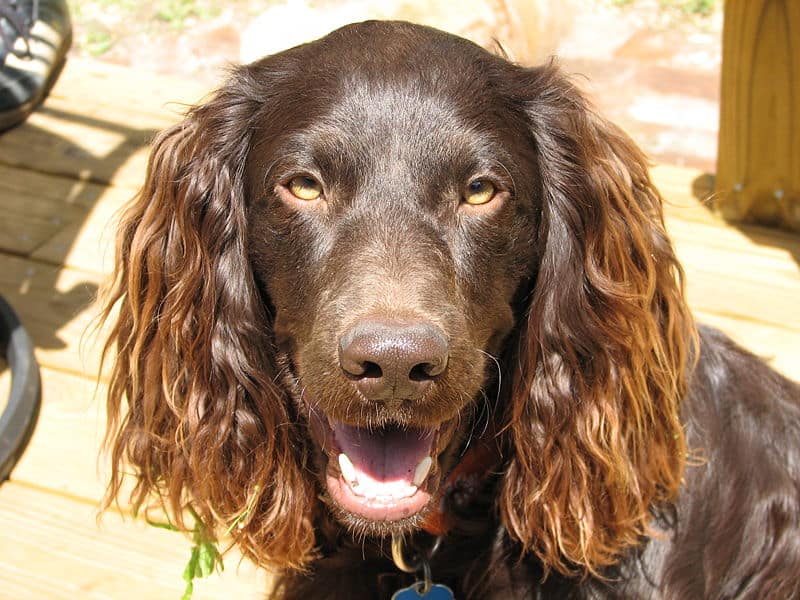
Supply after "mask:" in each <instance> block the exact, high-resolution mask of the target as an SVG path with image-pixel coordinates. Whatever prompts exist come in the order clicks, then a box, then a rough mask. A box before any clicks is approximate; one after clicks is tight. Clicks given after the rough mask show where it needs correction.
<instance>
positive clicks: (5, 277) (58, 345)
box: [0, 254, 104, 377]
mask: <svg viewBox="0 0 800 600" xmlns="http://www.w3.org/2000/svg"><path fill="white" fill-rule="evenodd" d="M101 280H102V277H101V276H100V275H97V274H95V273H89V272H86V271H78V270H75V269H68V268H58V267H54V266H51V265H45V264H42V263H37V262H34V261H31V260H28V259H24V258H18V257H14V256H8V255H3V254H0V294H2V295H3V296H5V298H6V300H8V301H9V302H10V303H11V305H12V306H14V309H15V310H16V311H17V314H18V315H19V317H20V319H21V320H22V323H23V324H24V325H25V328H26V329H27V330H28V333H29V334H30V335H31V338H32V339H33V342H34V344H35V346H36V357H37V359H38V360H39V362H40V364H42V365H43V366H47V367H52V368H54V369H58V370H62V371H68V372H73V373H77V374H88V375H89V376H90V377H93V376H94V375H95V374H96V373H98V372H99V368H100V349H101V348H100V345H99V343H98V340H99V339H100V340H101V339H104V334H103V332H102V331H100V332H99V337H98V336H96V335H94V334H93V331H92V326H93V325H95V321H94V318H95V315H96V311H95V309H94V307H93V306H92V302H93V301H94V297H95V294H96V293H97V291H98V289H99V286H100V283H101Z"/></svg>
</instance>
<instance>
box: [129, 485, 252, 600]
mask: <svg viewBox="0 0 800 600" xmlns="http://www.w3.org/2000/svg"><path fill="white" fill-rule="evenodd" d="M258 491H259V486H255V487H254V488H253V493H252V495H251V496H250V499H249V500H248V501H247V506H246V507H245V509H244V510H243V511H242V512H241V513H239V514H238V515H237V516H236V517H235V518H234V519H233V521H231V523H230V524H229V525H228V528H227V529H226V530H225V533H224V534H223V537H228V536H229V535H230V534H231V532H232V531H233V530H234V528H235V527H237V526H238V525H239V523H241V522H242V521H243V520H244V519H245V518H246V517H247V516H248V515H249V514H250V513H251V512H252V510H253V506H255V503H256V499H257V498H258ZM187 510H188V511H189V514H190V515H191V517H192V518H193V519H194V527H193V528H192V529H191V531H190V533H191V534H192V549H191V552H190V554H189V561H188V562H187V563H186V567H185V568H184V569H183V580H184V581H185V582H186V587H185V588H184V590H183V596H181V600H192V594H193V593H194V580H195V579H200V578H202V577H208V576H209V575H211V574H212V573H213V572H214V571H216V570H219V571H224V570H225V565H224V563H223V562H222V554H221V553H220V551H219V549H218V548H217V538H216V536H215V535H214V532H213V531H211V530H210V529H209V528H208V527H207V526H206V524H205V523H203V520H202V519H201V518H200V515H198V514H197V511H195V510H194V508H192V506H191V505H189V506H188V507H187ZM145 520H146V521H147V524H148V525H151V526H153V527H157V528H159V529H166V530H167V531H175V532H178V533H180V532H182V530H181V529H178V528H177V527H176V526H175V525H173V524H172V523H170V522H169V521H168V522H167V523H159V522H156V521H150V520H149V519H145Z"/></svg>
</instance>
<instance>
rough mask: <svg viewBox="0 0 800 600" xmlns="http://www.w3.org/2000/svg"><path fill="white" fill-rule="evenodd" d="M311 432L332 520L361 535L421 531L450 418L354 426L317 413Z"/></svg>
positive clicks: (432, 503)
mask: <svg viewBox="0 0 800 600" xmlns="http://www.w3.org/2000/svg"><path fill="white" fill-rule="evenodd" d="M311 420H312V430H313V431H314V437H315V439H316V441H317V443H318V444H319V448H320V451H321V455H322V456H321V461H322V464H321V467H322V473H321V476H322V477H321V478H322V481H323V485H324V488H325V491H326V494H325V496H326V499H327V500H328V503H329V505H330V506H331V509H332V512H333V514H334V516H335V517H336V518H337V519H338V520H339V521H340V522H341V523H343V524H344V525H346V526H347V527H348V528H350V529H351V530H352V531H354V532H357V533H359V534H360V535H370V536H386V535H390V534H395V533H404V532H408V531H411V530H416V529H418V528H420V527H421V526H422V525H423V524H424V523H425V521H426V518H427V517H428V515H429V513H430V512H431V511H433V510H435V507H436V506H437V505H438V498H439V494H438V492H439V490H440V487H441V483H442V479H443V476H442V474H443V472H444V468H443V463H444V462H445V461H446V459H447V457H448V456H449V455H450V454H451V452H450V450H451V449H452V447H453V445H454V433H455V423H456V421H455V420H450V421H445V422H443V423H441V424H439V425H438V426H433V427H431V426H413V425H405V424H404V425H400V424H395V423H387V424H384V425H383V426H380V427H359V426H356V425H350V424H346V423H344V422H341V421H337V420H336V419H334V418H332V417H329V416H324V415H321V414H319V413H317V414H315V415H312V419H311Z"/></svg>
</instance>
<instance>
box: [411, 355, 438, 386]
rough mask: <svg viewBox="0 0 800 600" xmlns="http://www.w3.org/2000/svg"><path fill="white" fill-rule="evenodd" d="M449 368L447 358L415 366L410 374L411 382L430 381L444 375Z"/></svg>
mask: <svg viewBox="0 0 800 600" xmlns="http://www.w3.org/2000/svg"><path fill="white" fill-rule="evenodd" d="M446 368H447V357H444V358H443V359H442V360H437V361H436V362H424V363H419V364H418V365H414V366H413V367H412V369H411V371H410V372H409V374H408V378H409V379H410V380H411V381H418V382H419V381H430V380H432V379H436V377H438V376H439V375H441V374H442V373H444V370H445V369H446Z"/></svg>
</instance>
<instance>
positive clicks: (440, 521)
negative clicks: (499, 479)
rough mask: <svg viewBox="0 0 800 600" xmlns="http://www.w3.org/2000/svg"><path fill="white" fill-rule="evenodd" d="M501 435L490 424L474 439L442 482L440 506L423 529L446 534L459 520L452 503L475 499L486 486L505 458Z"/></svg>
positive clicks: (433, 533)
mask: <svg viewBox="0 0 800 600" xmlns="http://www.w3.org/2000/svg"><path fill="white" fill-rule="evenodd" d="M502 458H503V456H502V451H501V448H500V439H499V437H498V435H497V431H496V430H495V428H494V427H487V428H486V431H484V432H483V434H482V435H481V437H480V438H478V439H477V440H474V439H473V440H472V443H471V444H470V446H469V448H468V449H467V450H466V452H464V454H463V455H462V457H461V460H459V461H458V463H457V464H456V466H455V467H453V470H452V471H450V474H449V475H448V476H447V479H445V482H444V485H443V486H442V494H441V496H440V501H439V506H438V507H437V508H436V510H434V511H433V512H431V513H430V514H429V515H428V517H427V518H426V519H425V522H424V523H423V524H422V529H423V530H424V531H427V532H428V533H430V534H431V535H435V536H440V535H444V534H446V533H447V532H448V531H450V529H452V527H453V525H454V524H455V515H453V513H452V511H451V510H449V508H450V504H451V503H453V502H457V503H458V505H459V506H467V505H469V504H470V503H472V501H473V500H475V498H476V497H477V496H478V494H479V493H480V492H481V489H482V488H483V484H484V483H485V481H486V480H487V479H488V478H489V476H490V475H491V474H492V473H493V472H496V471H497V468H498V467H499V466H500V463H501V462H502Z"/></svg>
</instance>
